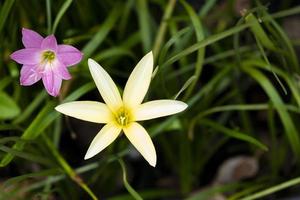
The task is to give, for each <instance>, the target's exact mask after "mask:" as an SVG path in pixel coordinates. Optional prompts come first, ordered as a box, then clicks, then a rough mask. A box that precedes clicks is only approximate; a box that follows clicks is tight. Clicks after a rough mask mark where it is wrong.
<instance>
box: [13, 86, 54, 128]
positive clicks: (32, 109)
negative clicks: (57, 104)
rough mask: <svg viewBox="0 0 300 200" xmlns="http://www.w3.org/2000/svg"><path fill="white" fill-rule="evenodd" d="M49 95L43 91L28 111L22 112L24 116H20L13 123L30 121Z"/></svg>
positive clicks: (28, 106)
mask: <svg viewBox="0 0 300 200" xmlns="http://www.w3.org/2000/svg"><path fill="white" fill-rule="evenodd" d="M47 96H48V94H47V93H46V92H45V91H44V90H43V91H41V92H40V93H39V94H38V95H37V96H36V97H35V98H34V100H33V101H32V102H31V103H30V104H29V105H27V106H26V109H25V110H24V111H22V115H19V116H18V117H17V118H16V119H15V120H14V121H13V122H12V123H13V124H19V123H21V122H23V121H24V120H26V119H28V118H29V117H30V115H31V114H32V112H33V111H34V110H35V109H36V108H37V107H38V106H39V105H40V104H41V103H42V102H43V101H44V100H45V99H46V97H47Z"/></svg>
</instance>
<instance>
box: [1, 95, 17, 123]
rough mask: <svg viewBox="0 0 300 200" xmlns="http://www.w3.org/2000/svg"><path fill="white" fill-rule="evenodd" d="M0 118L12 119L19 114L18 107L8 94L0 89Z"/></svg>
mask: <svg viewBox="0 0 300 200" xmlns="http://www.w3.org/2000/svg"><path fill="white" fill-rule="evenodd" d="M0 111H1V112H0V120H3V119H12V118H14V117H16V116H17V115H19V113H20V108H19V106H18V105H17V104H16V102H15V101H14V99H12V98H11V97H10V96H9V95H7V94H6V93H4V92H1V91H0Z"/></svg>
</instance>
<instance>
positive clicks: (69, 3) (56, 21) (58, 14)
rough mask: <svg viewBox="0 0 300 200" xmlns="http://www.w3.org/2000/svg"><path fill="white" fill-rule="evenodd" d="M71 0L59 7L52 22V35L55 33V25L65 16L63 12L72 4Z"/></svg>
mask: <svg viewBox="0 0 300 200" xmlns="http://www.w3.org/2000/svg"><path fill="white" fill-rule="evenodd" d="M72 2H73V0H66V1H65V2H64V3H63V5H62V6H61V8H60V9H59V11H58V13H57V15H56V18H55V20H54V23H53V27H52V34H54V33H55V31H56V28H57V25H58V24H59V22H60V20H61V18H62V16H63V15H64V14H65V12H66V11H67V9H68V8H69V7H70V5H71V4H72Z"/></svg>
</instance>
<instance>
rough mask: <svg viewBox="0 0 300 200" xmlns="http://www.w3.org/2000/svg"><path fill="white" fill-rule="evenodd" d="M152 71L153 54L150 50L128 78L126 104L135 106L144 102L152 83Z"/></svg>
mask: <svg viewBox="0 0 300 200" xmlns="http://www.w3.org/2000/svg"><path fill="white" fill-rule="evenodd" d="M152 71H153V54H152V52H150V53H148V54H147V55H145V56H144V57H143V58H142V59H141V60H140V62H139V63H138V64H137V65H136V67H135V68H134V70H133V71H132V73H131V74H130V76H129V78H128V81H127V83H126V86H125V89H124V93H123V101H124V104H125V105H126V106H128V107H131V108H134V107H135V106H137V105H139V104H140V103H142V101H143V99H144V97H145V95H146V93H147V91H148V88H149V85H150V81H151V74H152Z"/></svg>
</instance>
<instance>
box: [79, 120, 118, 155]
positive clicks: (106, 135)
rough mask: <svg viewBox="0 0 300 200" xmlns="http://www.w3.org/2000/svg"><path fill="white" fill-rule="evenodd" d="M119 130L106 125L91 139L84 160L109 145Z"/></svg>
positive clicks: (112, 125)
mask: <svg viewBox="0 0 300 200" xmlns="http://www.w3.org/2000/svg"><path fill="white" fill-rule="evenodd" d="M120 132H121V128H118V127H117V126H115V125H114V124H106V125H105V126H104V127H103V128H102V129H101V130H100V132H99V133H98V134H97V135H96V137H95V138H94V139H93V141H92V143H91V144H90V147H89V149H88V150H87V152H86V154H85V156H84V159H85V160H86V159H89V158H91V157H93V156H95V155H96V154H98V153H99V152H100V151H102V150H103V149H105V148H106V147H107V146H108V145H110V144H111V143H112V142H113V141H114V140H115V139H116V138H117V137H118V135H119V134H120Z"/></svg>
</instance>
